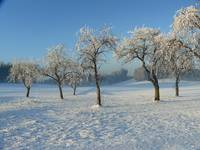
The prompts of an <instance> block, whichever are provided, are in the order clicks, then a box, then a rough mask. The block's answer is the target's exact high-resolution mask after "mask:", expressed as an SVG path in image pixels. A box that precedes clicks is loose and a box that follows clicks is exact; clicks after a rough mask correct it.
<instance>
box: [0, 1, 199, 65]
mask: <svg viewBox="0 0 200 150" xmlns="http://www.w3.org/2000/svg"><path fill="white" fill-rule="evenodd" d="M194 1H195V0H4V2H3V3H2V5H1V6H0V52H1V53H0V60H1V61H6V62H8V61H12V59H14V58H41V57H42V56H43V55H44V54H46V50H47V48H48V47H51V46H53V45H55V44H58V43H64V44H65V45H66V46H67V47H68V48H70V49H73V47H74V42H75V39H76V33H77V32H78V30H79V28H80V27H82V26H84V25H88V26H90V27H93V28H98V27H101V26H102V25H104V24H108V25H112V26H113V32H114V33H115V34H116V35H122V34H123V35H124V34H126V33H127V31H128V30H130V29H132V28H134V27H135V26H142V25H145V26H150V27H157V28H160V29H161V30H162V31H164V32H167V31H169V30H170V24H171V23H172V19H173V15H174V14H175V12H176V10H177V9H180V8H181V7H185V6H188V5H191V4H194ZM111 64H112V65H111ZM108 66H109V65H108ZM110 66H113V63H112V62H111V63H110Z"/></svg>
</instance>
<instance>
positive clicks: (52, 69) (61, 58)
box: [42, 44, 72, 99]
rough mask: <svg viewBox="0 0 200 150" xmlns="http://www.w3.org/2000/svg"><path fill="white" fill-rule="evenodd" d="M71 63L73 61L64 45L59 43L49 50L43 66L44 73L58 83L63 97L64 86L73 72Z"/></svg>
mask: <svg viewBox="0 0 200 150" xmlns="http://www.w3.org/2000/svg"><path fill="white" fill-rule="evenodd" d="M71 64H72V61H71V59H70V58H69V57H68V56H67V54H66V52H65V47H64V45H62V44H59V45H57V46H55V47H52V48H50V49H49V50H48V53H47V56H46V57H45V61H44V66H43V68H42V74H43V75H45V76H47V77H49V78H51V79H53V80H54V81H55V82H56V83H57V85H58V88H59V92H60V98H61V99H63V98H64V97H63V91H62V87H63V85H64V83H65V80H66V79H67V77H68V76H69V75H70V74H71Z"/></svg>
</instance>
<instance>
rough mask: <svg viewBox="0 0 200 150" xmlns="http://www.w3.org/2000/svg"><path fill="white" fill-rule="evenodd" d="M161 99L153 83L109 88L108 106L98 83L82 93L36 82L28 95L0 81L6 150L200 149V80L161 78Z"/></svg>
mask: <svg viewBox="0 0 200 150" xmlns="http://www.w3.org/2000/svg"><path fill="white" fill-rule="evenodd" d="M160 86H161V102H159V103H155V102H153V89H152V86H151V84H150V83H149V82H146V81H145V82H134V81H133V80H130V81H125V82H123V83H120V84H116V85H111V86H104V87H102V91H103V96H102V100H103V107H101V108H98V107H94V104H95V102H96V94H95V87H81V88H78V89H77V90H78V91H77V96H73V95H72V90H71V89H70V88H65V89H64V95H65V99H64V100H63V101H62V100H60V99H59V98H58V95H59V94H58V90H57V88H56V87H55V86H47V85H35V86H34V87H33V88H32V92H31V98H24V94H25V93H24V88H23V86H21V85H12V84H11V85H9V84H1V85H0V149H9V150H18V149H38V150H40V149H42V150H43V149H56V150H60V149H70V150H71V149H75V150H79V149H83V150H86V149H91V150H93V149H96V150H97V149H102V150H105V149H119V150H129V149H131V150H132V149H141V150H144V149H147V150H159V149H161V150H182V149H183V150H184V149H186V150H190V149H191V150H200V82H187V81H185V82H182V83H181V88H180V94H181V96H180V97H175V96H174V89H173V87H174V83H173V82H172V81H170V80H162V81H160Z"/></svg>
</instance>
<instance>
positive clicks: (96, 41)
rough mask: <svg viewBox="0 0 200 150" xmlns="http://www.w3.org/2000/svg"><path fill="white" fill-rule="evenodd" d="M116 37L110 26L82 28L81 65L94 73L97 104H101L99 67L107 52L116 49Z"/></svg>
mask: <svg viewBox="0 0 200 150" xmlns="http://www.w3.org/2000/svg"><path fill="white" fill-rule="evenodd" d="M115 45H116V38H115V37H114V36H113V35H112V34H111V28H110V27H103V28H102V29H100V30H99V31H96V30H94V29H91V28H88V27H83V28H81V29H80V32H79V38H78V41H77V44H76V48H77V50H78V52H79V56H80V61H81V65H82V67H83V68H84V70H87V71H89V72H91V73H93V74H94V77H95V83H96V88H97V105H99V106H100V105H101V90H100V75H99V69H100V66H101V64H102V62H104V61H105V59H103V56H105V53H106V52H108V51H110V50H112V49H114V48H115Z"/></svg>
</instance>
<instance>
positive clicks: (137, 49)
mask: <svg viewBox="0 0 200 150" xmlns="http://www.w3.org/2000/svg"><path fill="white" fill-rule="evenodd" d="M164 43H165V38H164V36H163V35H162V34H161V33H160V31H159V30H157V29H153V28H146V27H142V28H136V29H135V30H133V31H130V37H129V38H124V39H123V41H122V42H121V43H120V44H119V46H118V48H117V50H116V54H117V57H118V59H123V60H124V62H125V63H128V62H131V61H134V60H139V61H140V62H141V63H142V67H143V68H144V69H145V71H146V73H147V77H148V80H149V81H151V83H152V84H153V86H154V89H155V101H159V100H160V92H159V83H158V77H157V73H158V71H159V70H161V69H162V63H163V55H164V53H163V47H162V45H163V44H164Z"/></svg>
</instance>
